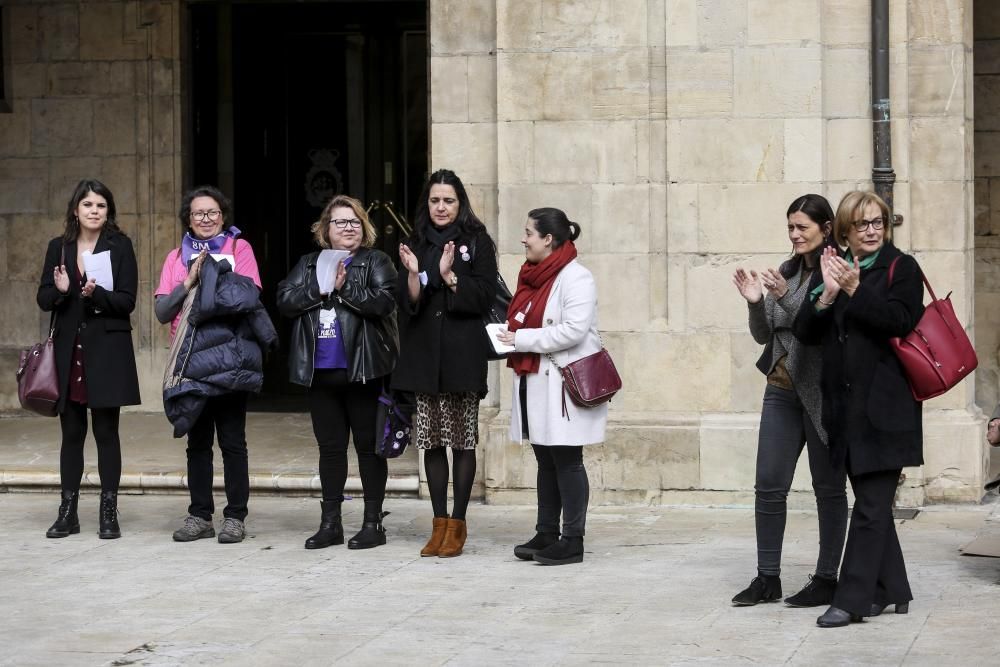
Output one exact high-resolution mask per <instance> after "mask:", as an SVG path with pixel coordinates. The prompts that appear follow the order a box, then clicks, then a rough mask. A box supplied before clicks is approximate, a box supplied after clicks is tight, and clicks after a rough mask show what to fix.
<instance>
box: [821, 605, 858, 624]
mask: <svg viewBox="0 0 1000 667" xmlns="http://www.w3.org/2000/svg"><path fill="white" fill-rule="evenodd" d="M861 621H862V618H861V617H860V616H858V615H857V614H852V613H851V612H849V611H844V610H843V609H839V608H837V607H830V608H829V609H827V610H826V612H825V613H824V614H823V615H822V616H820V617H819V618H817V619H816V625H818V626H819V627H821V628H842V627H844V626H845V625H850V624H851V623H861Z"/></svg>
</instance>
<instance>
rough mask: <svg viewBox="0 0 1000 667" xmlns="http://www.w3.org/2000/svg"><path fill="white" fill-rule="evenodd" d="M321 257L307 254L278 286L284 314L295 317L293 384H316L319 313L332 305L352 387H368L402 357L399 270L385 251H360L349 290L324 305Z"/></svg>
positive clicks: (291, 343) (352, 265)
mask: <svg viewBox="0 0 1000 667" xmlns="http://www.w3.org/2000/svg"><path fill="white" fill-rule="evenodd" d="M318 256H319V253H318V252H313V253H309V254H308V255H303V256H302V258H301V259H300V260H299V263H298V264H296V265H295V268H294V269H292V271H291V273H289V274H288V277H287V278H285V279H284V280H282V281H281V282H280V283H278V310H279V311H280V312H281V314H282V315H284V316H285V317H288V318H292V319H293V320H294V321H293V323H292V335H291V340H290V341H289V351H288V379H289V380H290V381H291V382H294V383H295V384H301V385H304V386H306V387H308V386H311V385H312V378H313V364H314V358H315V354H316V326H317V324H318V323H319V311H320V308H321V307H322V306H323V305H329V303H330V300H332V302H333V306H334V307H335V308H336V310H337V321H338V322H339V323H340V330H341V334H342V335H343V340H344V349H345V351H346V352H347V358H348V363H349V365H350V367H349V368H348V369H347V370H348V373H349V377H350V379H351V381H352V382H367V381H368V380H373V379H375V378H380V377H382V376H384V375H388V374H389V373H391V372H392V370H393V368H394V367H395V366H396V359H397V358H398V356H399V332H398V329H397V327H396V312H395V311H396V300H395V295H394V292H395V289H396V268H395V267H394V266H393V265H392V261H391V260H390V259H389V256H388V255H386V254H385V253H384V252H382V251H381V250H374V249H370V248H360V249H358V251H357V252H356V253H355V254H354V259H352V260H351V263H350V264H349V265H348V267H347V280H345V281H344V286H343V287H342V288H341V289H340V290H339V291H336V292H334V293H333V294H331V295H329V296H328V297H327V301H325V302H324V300H323V299H322V297H320V293H319V284H318V283H317V282H316V258H317V257H318Z"/></svg>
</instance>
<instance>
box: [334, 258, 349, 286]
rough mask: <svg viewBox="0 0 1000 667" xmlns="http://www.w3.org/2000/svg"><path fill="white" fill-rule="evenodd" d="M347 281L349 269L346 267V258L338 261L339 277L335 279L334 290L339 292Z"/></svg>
mask: <svg viewBox="0 0 1000 667" xmlns="http://www.w3.org/2000/svg"><path fill="white" fill-rule="evenodd" d="M345 282H347V269H346V268H345V267H344V260H340V261H339V262H337V277H336V278H335V279H334V281H333V289H334V291H336V292H339V291H340V290H341V289H342V288H343V287H344V283H345Z"/></svg>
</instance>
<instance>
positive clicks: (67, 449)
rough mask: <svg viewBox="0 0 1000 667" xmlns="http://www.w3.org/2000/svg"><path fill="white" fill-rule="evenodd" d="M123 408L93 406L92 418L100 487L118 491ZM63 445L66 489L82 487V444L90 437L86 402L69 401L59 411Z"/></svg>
mask: <svg viewBox="0 0 1000 667" xmlns="http://www.w3.org/2000/svg"><path fill="white" fill-rule="evenodd" d="M120 413H121V408H92V409H91V410H90V419H91V421H92V422H93V425H94V440H96V441H97V472H98V474H100V476H101V491H102V492H108V491H110V492H112V493H118V482H119V481H120V480H121V476H122V445H121V440H120V439H119V437H118V417H119V415H120ZM59 425H60V426H61V427H62V446H61V447H60V449H59V478H60V483H61V485H62V490H63V491H71V492H75V491H79V490H80V479H81V478H82V477H83V444H84V442H85V441H86V440H87V406H86V405H81V404H80V403H75V402H73V401H66V408H65V409H64V410H63V411H62V412H60V413H59Z"/></svg>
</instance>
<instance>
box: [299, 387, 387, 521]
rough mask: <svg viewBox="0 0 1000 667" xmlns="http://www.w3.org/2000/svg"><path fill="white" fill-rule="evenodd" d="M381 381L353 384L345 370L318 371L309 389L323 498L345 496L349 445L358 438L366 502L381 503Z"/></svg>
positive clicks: (383, 469) (384, 463) (383, 468)
mask: <svg viewBox="0 0 1000 667" xmlns="http://www.w3.org/2000/svg"><path fill="white" fill-rule="evenodd" d="M380 389H381V382H380V381H378V380H374V381H371V382H366V383H362V382H350V381H349V380H348V377H347V371H346V370H343V369H333V370H329V369H317V370H316V371H315V372H314V373H313V382H312V387H310V389H309V414H310V415H311V416H312V424H313V433H314V434H315V435H316V442H317V443H318V444H319V479H320V483H321V484H322V486H323V499H324V500H343V499H344V484H345V483H346V482H347V443H348V437H349V436H351V435H353V436H354V450H355V451H356V452H357V454H358V469H359V472H360V473H361V486H362V487H363V488H364V492H365V502H366V503H377V504H379V505H381V503H382V501H383V500H384V499H385V483H386V480H387V479H388V477H389V464H388V462H387V461H386V460H385V459H383V458H382V457H381V456H379V455H378V454H376V453H375V437H376V434H375V415H376V413H377V411H378V396H379V391H380Z"/></svg>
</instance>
